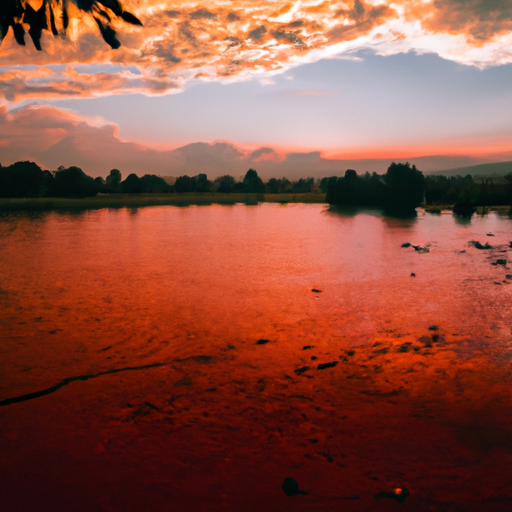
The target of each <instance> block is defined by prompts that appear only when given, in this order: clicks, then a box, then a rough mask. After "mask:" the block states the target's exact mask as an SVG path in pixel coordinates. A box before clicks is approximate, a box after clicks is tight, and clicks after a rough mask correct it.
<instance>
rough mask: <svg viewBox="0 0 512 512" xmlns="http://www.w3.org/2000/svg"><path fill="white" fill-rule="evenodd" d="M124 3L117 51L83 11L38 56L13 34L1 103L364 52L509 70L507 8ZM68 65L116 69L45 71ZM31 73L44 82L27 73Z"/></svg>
mask: <svg viewBox="0 0 512 512" xmlns="http://www.w3.org/2000/svg"><path fill="white" fill-rule="evenodd" d="M69 3H71V0H70V1H69V2H68V4H69ZM123 5H124V7H125V8H126V9H127V10H128V11H130V12H133V13H134V14H135V15H136V16H137V17H138V18H140V19H141V21H142V22H143V24H144V26H143V27H138V26H133V25H129V24H125V23H122V21H120V20H117V21H116V20H115V19H113V21H112V26H113V27H114V28H115V30H116V31H117V36H118V38H119V40H120V41H121V43H122V46H121V47H120V48H119V49H117V50H112V49H111V48H110V47H109V46H108V45H107V44H105V42H104V41H103V40H102V38H101V37H100V36H99V33H98V26H97V23H96V22H95V21H94V19H93V18H92V16H91V15H89V14H88V13H84V12H83V11H80V10H78V9H77V8H75V9H74V11H72V12H71V14H72V17H71V23H70V26H69V28H68V31H67V35H66V36H59V37H53V36H52V35H51V33H49V32H45V33H43V37H42V41H41V42H42V47H43V51H42V52H37V51H36V50H35V49H34V48H33V47H32V46H31V45H30V44H27V46H26V47H20V46H17V44H16V42H15V40H14V36H13V33H12V30H11V31H10V32H9V34H8V35H7V37H6V38H5V40H4V42H3V44H2V46H1V51H2V64H3V66H5V67H8V66H20V67H18V68H17V69H16V70H15V72H12V70H9V71H4V73H2V78H1V89H0V90H1V93H2V94H3V96H4V97H5V98H6V99H7V100H8V101H11V102H17V101H22V100H26V99H38V98H55V97H83V96H98V95H105V94H120V93H134V92H137V93H143V94H168V93H170V92H176V91H178V90H179V89H180V87H182V86H183V84H185V83H186V82H187V81H188V80H194V79H195V80H198V79H200V80H242V79H245V78H247V77H250V76H254V75H266V74H267V75H268V74H273V73H277V72H281V71H283V70H285V69H287V68H289V67H291V66H296V65H299V64H301V63H306V62H312V61H315V60H318V59H321V58H329V57H331V58H332V57H335V56H339V55H342V54H343V53H347V52H351V51H354V50H357V49H361V48H371V49H374V50H375V51H376V52H378V53H380V54H393V53H398V52H402V51H409V50H415V51H418V52H420V53H422V52H435V53H438V54H439V55H440V56H442V57H443V58H447V59H452V60H455V61H457V62H461V63H466V64H476V65H479V66H485V65H491V64H500V63H507V62H512V51H510V48H511V47H512V32H511V31H512V4H511V3H510V1H509V0H493V1H492V2H490V1H489V0H430V1H429V0H394V1H391V0H341V1H339V0H325V1H323V2H319V1H318V0H301V1H294V2H268V1H267V0H251V1H250V2H249V1H248V0H233V1H231V2H226V1H225V0H210V1H209V2H207V3H205V2H204V0H198V1H193V0H126V1H125V2H123ZM56 19H57V25H58V23H61V21H59V20H60V17H59V16H57V18H56ZM57 29H59V30H60V31H62V27H61V26H59V25H58V26H57ZM62 63H65V64H70V63H73V64H72V65H74V64H89V65H91V66H94V65H97V64H103V65H104V64H108V65H110V66H111V69H109V70H107V71H104V72H102V73H97V72H94V71H93V70H91V71H90V72H87V73H86V72H78V71H77V70H76V67H68V68H66V69H65V70H64V71H62V72H60V71H55V70H54V71H51V73H50V71H49V70H51V69H53V68H49V67H48V66H51V65H54V64H62ZM33 65H36V66H38V71H39V72H40V73H41V74H40V75H38V74H37V73H35V74H34V73H33V72H32V71H33V70H28V69H27V68H26V66H33ZM24 66H25V67H24ZM119 66H122V67H123V69H121V70H120V69H119Z"/></svg>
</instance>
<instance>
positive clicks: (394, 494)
mask: <svg viewBox="0 0 512 512" xmlns="http://www.w3.org/2000/svg"><path fill="white" fill-rule="evenodd" d="M407 496H409V490H408V489H406V488H405V487H397V488H396V489H393V490H392V491H380V492H379V493H377V494H376V495H375V496H374V498H375V499H377V500H380V499H381V498H389V499H392V500H395V501H398V503H403V502H404V501H405V499H406V498H407Z"/></svg>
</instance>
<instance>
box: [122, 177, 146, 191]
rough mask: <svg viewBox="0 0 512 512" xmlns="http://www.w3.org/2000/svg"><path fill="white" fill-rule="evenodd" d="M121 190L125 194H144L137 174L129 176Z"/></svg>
mask: <svg viewBox="0 0 512 512" xmlns="http://www.w3.org/2000/svg"><path fill="white" fill-rule="evenodd" d="M121 190H122V191H123V192H124V193H125V194H140V193H141V192H142V186H141V183H140V178H139V177H138V176H137V175H136V174H133V173H132V174H129V175H128V177H127V178H126V179H125V180H124V181H122V182H121Z"/></svg>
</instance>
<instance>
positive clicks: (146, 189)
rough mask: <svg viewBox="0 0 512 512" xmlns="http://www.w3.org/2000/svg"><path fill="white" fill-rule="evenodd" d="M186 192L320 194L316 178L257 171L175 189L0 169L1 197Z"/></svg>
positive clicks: (21, 165) (76, 171)
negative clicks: (267, 176)
mask: <svg viewBox="0 0 512 512" xmlns="http://www.w3.org/2000/svg"><path fill="white" fill-rule="evenodd" d="M186 192H189V193H190V192H219V193H232V192H242V193H269V194H272V193H273V194H282V193H309V192H321V189H320V187H319V184H318V183H317V182H315V180H314V178H306V179H303V178H301V179H299V180H297V181H289V180H288V179H286V178H281V179H276V178H271V179H270V180H268V181H267V182H266V183H265V182H263V180H262V179H261V178H260V177H259V176H258V173H257V172H256V171H255V170H254V169H249V170H248V171H247V172H246V174H245V176H244V177H243V179H242V180H236V179H235V178H234V177H233V176H230V175H225V176H220V177H218V178H216V179H214V180H213V181H212V180H209V179H208V177H207V175H206V174H198V175H197V176H179V177H178V178H177V179H176V181H175V183H174V184H173V185H170V184H169V183H167V182H166V181H165V180H164V178H162V177H161V176H156V175H154V174H145V175H144V176H142V177H140V178H139V176H137V175H136V174H133V173H132V174H129V175H128V176H127V177H126V179H124V180H123V179H122V175H121V172H120V171H119V170H118V169H112V170H111V171H110V173H109V175H108V176H107V177H106V178H102V177H97V178H92V177H91V176H88V175H87V174H85V173H84V172H83V171H82V169H80V168H79V167H75V166H71V167H59V169H58V170H57V171H47V170H42V169H41V167H39V166H38V165H37V164H35V163H34V162H28V161H24V162H16V163H14V164H12V165H9V166H8V167H2V166H1V165H0V197H73V198H85V197H93V196H95V195H97V194H120V193H122V194H141V193H144V194H167V193H186Z"/></svg>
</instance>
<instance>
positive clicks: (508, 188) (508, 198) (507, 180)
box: [505, 172, 512, 206]
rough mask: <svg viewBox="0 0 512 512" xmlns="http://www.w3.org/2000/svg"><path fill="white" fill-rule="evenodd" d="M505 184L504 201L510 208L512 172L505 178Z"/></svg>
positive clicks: (511, 202) (511, 201)
mask: <svg viewBox="0 0 512 512" xmlns="http://www.w3.org/2000/svg"><path fill="white" fill-rule="evenodd" d="M505 182H506V184H507V185H506V187H507V192H506V194H507V195H506V197H507V199H506V201H507V204H509V205H510V206H512V172H509V173H508V174H507V175H506V176H505Z"/></svg>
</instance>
